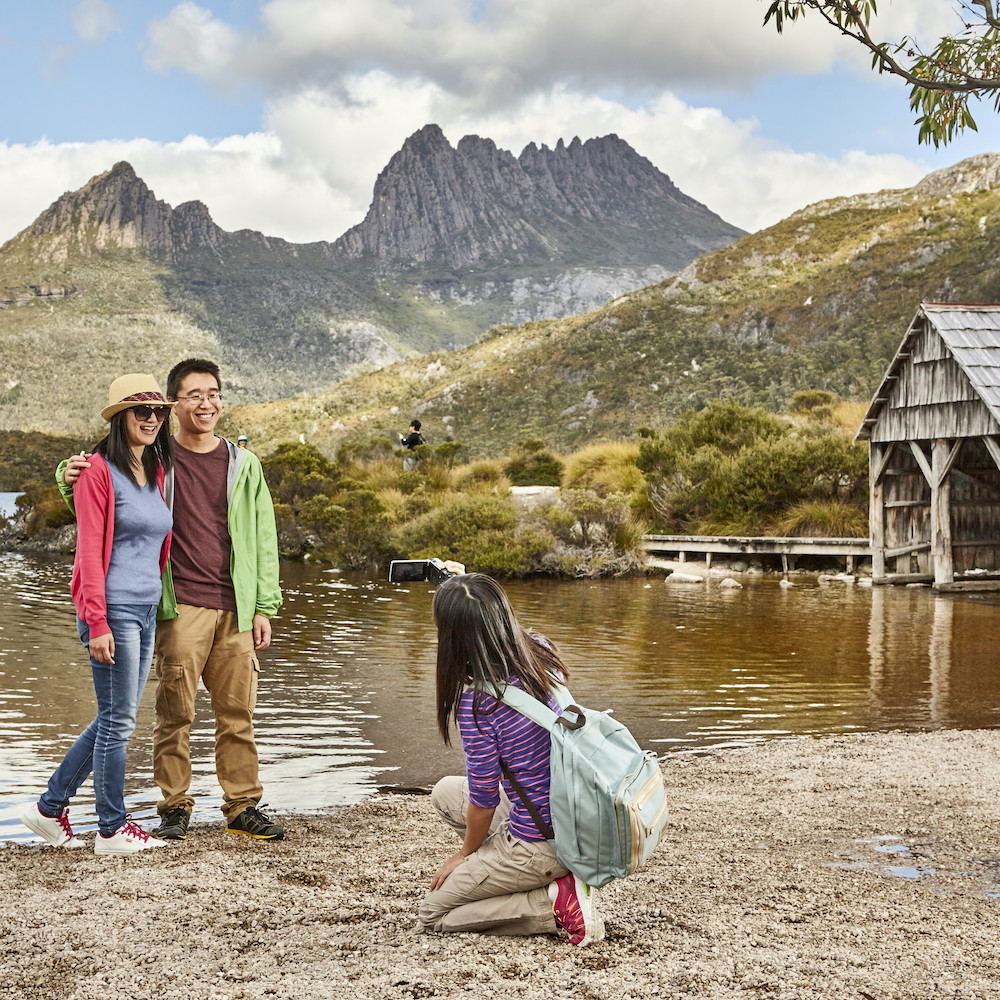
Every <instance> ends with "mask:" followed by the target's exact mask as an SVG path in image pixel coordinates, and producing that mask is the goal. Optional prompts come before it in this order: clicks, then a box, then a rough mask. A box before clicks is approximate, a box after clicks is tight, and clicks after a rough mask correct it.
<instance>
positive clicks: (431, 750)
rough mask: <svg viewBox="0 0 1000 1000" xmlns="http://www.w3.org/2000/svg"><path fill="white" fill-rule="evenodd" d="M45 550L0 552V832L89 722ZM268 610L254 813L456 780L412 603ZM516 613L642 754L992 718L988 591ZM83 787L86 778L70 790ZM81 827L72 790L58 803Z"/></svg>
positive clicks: (363, 590) (769, 595)
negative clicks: (67, 804) (259, 786)
mask: <svg viewBox="0 0 1000 1000" xmlns="http://www.w3.org/2000/svg"><path fill="white" fill-rule="evenodd" d="M68 580H69V564H68V562H67V561H66V560H64V559H52V560H46V559H38V558H26V557H23V556H17V555H6V556H0V839H3V838H13V839H19V840H21V839H29V835H28V834H27V831H24V830H23V829H22V828H21V827H20V824H19V823H18V821H17V817H18V815H19V814H20V811H21V809H22V808H23V807H24V805H25V804H26V803H27V802H29V801H31V799H32V798H33V797H35V796H37V794H38V793H39V792H40V790H41V788H42V787H43V783H44V781H45V780H46V779H47V777H48V775H49V774H50V772H51V771H52V769H53V768H54V767H55V766H56V764H57V763H58V761H59V760H60V759H61V757H62V755H63V753H65V751H66V749H67V747H68V746H69V744H70V742H71V741H72V739H73V738H74V737H75V736H76V734H77V733H78V732H79V731H80V730H81V729H83V727H84V726H86V725H87V723H88V722H89V721H90V719H91V717H92V714H93V711H94V697H93V690H92V684H91V681H90V676H89V666H88V664H87V659H86V656H85V655H84V652H83V648H82V646H81V645H80V643H79V640H78V639H77V638H76V633H75V629H74V628H73V621H74V616H73V609H72V606H71V604H70V602H69V598H68ZM282 586H283V589H284V592H285V599H286V603H285V606H284V608H283V609H282V611H281V614H280V616H279V617H278V618H276V619H275V622H274V627H275V643H274V645H273V646H272V648H271V650H269V651H268V652H267V653H266V654H264V656H263V657H262V674H261V685H260V694H259V701H258V709H257V715H256V718H257V733H258V743H259V746H260V750H261V759H262V780H263V783H264V789H265V799H266V801H267V803H268V804H269V805H270V806H271V807H273V808H274V809H275V810H276V811H278V812H280V811H283V810H293V809H294V810H308V809H315V808H322V807H325V806H328V805H335V804H346V803H349V802H353V801H357V800H359V799H361V798H362V797H364V796H365V795H367V794H370V793H371V791H372V790H373V789H374V788H375V787H377V786H378V785H382V784H392V785H427V784H430V783H431V782H433V781H434V780H435V779H436V778H437V777H439V776H440V775H442V774H444V773H447V772H449V771H456V770H459V769H460V768H461V766H462V756H461V751H460V749H457V748H451V749H450V750H449V749H446V748H444V747H443V746H442V745H441V743H440V740H439V739H438V737H437V734H436V727H435V719H434V706H433V693H434V639H435V637H434V629H433V623H432V621H431V617H430V604H431V594H432V591H431V589H430V587H429V586H428V585H426V584H420V585H416V586H415V585H409V586H407V587H397V586H394V585H390V584H387V583H382V582H376V581H372V580H368V579H364V578H346V577H343V576H341V575H339V574H337V573H335V572H331V571H330V570H328V569H323V568H319V567H310V566H303V565H299V564H287V565H284V566H283V567H282ZM508 590H509V593H510V596H511V600H512V603H513V604H514V606H515V608H516V609H517V611H518V614H519V615H520V617H521V618H522V620H523V621H524V622H525V623H527V624H531V625H534V626H536V627H538V628H539V629H541V630H542V631H545V632H546V633H547V634H549V635H550V636H551V637H552V639H554V640H555V641H556V642H557V643H558V644H559V646H560V647H561V649H562V651H563V654H564V657H565V659H566V662H567V663H568V664H569V665H570V667H571V668H572V670H573V678H572V685H571V686H572V688H573V690H574V692H575V693H576V694H577V696H578V698H579V699H580V700H581V701H583V702H584V703H588V702H589V703H591V704H593V705H594V706H595V707H601V708H604V707H613V708H614V709H615V712H616V714H617V715H618V717H619V718H621V719H622V720H623V721H624V722H626V723H627V724H628V725H629V727H630V728H631V729H632V730H633V732H634V733H635V734H636V736H637V738H638V739H639V740H640V742H641V743H643V744H645V745H648V746H649V747H650V748H652V749H656V750H658V751H659V752H661V753H673V752H697V751H701V750H705V749H707V748H712V747H726V746H747V745H750V744H753V743H757V742H761V741H764V740H768V739H774V738H780V737H783V736H787V735H799V734H813V735H823V734H829V733H842V732H851V731H859V730H860V731H866V730H877V729H887V728H910V729H912V728H932V727H982V726H994V725H996V724H997V722H998V711H1000V699H998V696H997V681H998V679H1000V652H998V650H997V649H996V648H995V646H996V644H995V643H994V642H993V641H992V633H993V629H994V621H995V618H996V614H997V607H998V603H1000V599H998V598H997V597H992V596H989V597H986V596H975V595H949V596H940V597H938V596H935V595H934V594H933V593H932V592H930V591H928V590H915V589H909V590H908V589H899V588H876V589H874V590H872V589H867V588H860V587H854V586H844V585H842V584H836V585H817V583H816V582H815V581H814V580H809V579H807V578H800V582H799V585H798V586H797V587H795V588H790V589H787V590H786V589H782V588H781V587H779V586H778V585H777V581H775V580H771V579H758V580H755V581H754V580H751V581H748V582H747V586H746V588H745V589H744V590H742V591H727V590H720V589H719V588H718V587H717V586H715V585H714V584H707V585H705V586H697V587H690V588H677V587H666V586H664V585H663V583H662V581H659V580H658V581H656V582H650V581H644V580H629V581H602V582H575V583H566V582H554V581H526V582H520V583H513V584H511V585H510V586H509V587H508ZM152 696H153V690H152V685H150V687H149V689H148V690H147V692H146V696H145V697H144V699H143V703H142V706H141V708H140V713H139V719H138V727H137V732H136V737H135V738H134V740H133V743H134V745H133V747H132V748H131V749H130V758H129V772H128V783H127V786H126V796H127V803H128V806H129V808H130V809H131V810H132V812H133V813H134V814H135V815H136V816H137V817H139V818H148V817H150V816H152V814H153V812H154V809H155V802H156V799H157V797H158V795H157V792H156V789H155V787H154V786H153V783H152V777H151V767H150V738H149V736H150V732H151V730H152V724H153V709H152V705H153V697H152ZM191 745H192V757H193V765H194V785H193V793H194V794H195V795H196V796H197V798H198V805H197V806H196V811H195V818H196V819H216V818H218V819H220V820H221V813H219V812H218V805H219V802H220V790H219V787H218V784H217V782H216V779H215V765H214V759H213V723H212V717H211V711H210V708H209V705H208V699H207V695H205V694H204V692H201V693H200V694H199V702H198V712H197V718H196V722H195V725H194V727H193V729H192V737H191ZM86 790H87V792H88V793H89V785H88V786H87V789H86ZM74 817H75V822H76V823H77V825H78V826H80V827H81V828H82V829H84V830H86V829H93V828H94V826H95V825H96V817H95V816H94V814H93V803H92V798H89V797H88V796H82V797H81V799H80V801H79V802H78V804H77V805H75V807H74Z"/></svg>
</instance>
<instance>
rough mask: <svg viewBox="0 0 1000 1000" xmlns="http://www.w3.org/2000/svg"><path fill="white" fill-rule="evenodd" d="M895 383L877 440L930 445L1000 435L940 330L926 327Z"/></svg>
mask: <svg viewBox="0 0 1000 1000" xmlns="http://www.w3.org/2000/svg"><path fill="white" fill-rule="evenodd" d="M895 374H896V376H897V377H896V378H895V379H894V380H893V381H892V388H891V389H890V390H889V393H888V397H887V402H886V405H885V406H883V408H882V410H881V413H880V414H879V417H878V422H877V423H876V425H875V427H874V428H873V431H872V440H873V441H880V442H888V441H930V440H933V439H935V438H957V437H978V436H980V435H983V434H992V433H996V421H995V420H994V419H993V417H992V416H991V414H990V412H989V410H988V409H987V408H986V406H985V404H984V403H983V402H982V401H981V400H980V399H979V397H978V396H977V394H976V391H975V389H974V388H973V386H972V385H971V383H970V382H969V380H968V378H967V377H966V376H965V373H964V372H963V371H962V369H961V368H960V367H959V366H958V363H957V362H956V361H955V360H954V358H952V356H951V354H950V353H949V352H948V349H947V347H946V346H945V344H944V342H943V341H942V340H941V337H940V335H939V334H938V333H937V331H936V330H935V329H934V328H933V327H932V326H931V325H930V324H928V323H926V322H924V324H923V326H922V329H921V330H920V331H919V332H918V333H917V334H916V336H915V337H913V339H912V342H911V345H910V357H909V358H907V359H905V360H904V362H903V364H901V365H900V366H899V368H898V370H897V372H896V373H895Z"/></svg>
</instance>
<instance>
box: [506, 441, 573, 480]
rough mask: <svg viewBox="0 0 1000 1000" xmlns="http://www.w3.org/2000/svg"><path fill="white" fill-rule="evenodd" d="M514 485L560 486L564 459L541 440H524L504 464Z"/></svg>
mask: <svg viewBox="0 0 1000 1000" xmlns="http://www.w3.org/2000/svg"><path fill="white" fill-rule="evenodd" d="M504 472H505V473H506V474H507V477H508V478H509V479H510V481H511V484H512V485H514V486H560V485H561V484H562V476H563V463H562V460H561V459H560V458H559V457H558V456H557V455H556V454H555V452H552V451H550V450H549V449H548V448H546V447H545V445H544V444H543V442H541V441H522V442H521V443H520V444H519V445H518V446H517V449H516V450H515V452H514V454H513V455H512V456H511V457H510V458H509V459H508V460H507V463H506V464H505V465H504Z"/></svg>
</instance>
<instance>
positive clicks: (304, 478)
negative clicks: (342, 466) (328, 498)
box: [261, 441, 340, 509]
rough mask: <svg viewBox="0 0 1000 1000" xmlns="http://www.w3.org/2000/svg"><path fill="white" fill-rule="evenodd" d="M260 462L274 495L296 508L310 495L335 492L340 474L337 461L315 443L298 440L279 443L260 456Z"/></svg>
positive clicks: (278, 501) (278, 499)
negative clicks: (304, 442)
mask: <svg viewBox="0 0 1000 1000" xmlns="http://www.w3.org/2000/svg"><path fill="white" fill-rule="evenodd" d="M261 465H262V466H263V467H264V478H265V479H266V480H267V486H268V489H269V490H270V491H271V496H272V497H273V499H274V500H275V501H276V502H277V503H285V504H289V505H290V506H291V507H292V508H294V509H297V508H298V507H299V506H301V504H302V503H303V502H304V501H305V500H308V499H309V498H310V497H315V496H318V495H319V494H321V493H325V494H329V493H332V492H333V491H334V489H336V487H337V481H338V479H339V478H340V474H339V472H338V470H337V468H336V467H335V466H334V464H333V463H332V462H331V461H329V459H327V458H326V457H325V456H324V455H323V453H322V452H321V451H320V450H319V449H318V448H317V447H315V445H311V444H301V443H300V442H298V441H296V442H287V443H285V444H281V445H278V447H277V448H276V449H275V451H274V452H273V453H272V454H270V455H268V456H267V458H264V459H261Z"/></svg>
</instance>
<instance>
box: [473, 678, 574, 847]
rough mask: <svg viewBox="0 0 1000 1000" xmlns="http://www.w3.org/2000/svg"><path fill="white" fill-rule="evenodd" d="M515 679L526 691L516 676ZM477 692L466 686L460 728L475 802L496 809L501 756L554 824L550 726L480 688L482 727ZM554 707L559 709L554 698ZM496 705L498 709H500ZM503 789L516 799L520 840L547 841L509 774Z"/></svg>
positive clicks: (514, 819) (513, 823)
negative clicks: (474, 712) (475, 710)
mask: <svg viewBox="0 0 1000 1000" xmlns="http://www.w3.org/2000/svg"><path fill="white" fill-rule="evenodd" d="M509 683H511V684H513V685H514V686H515V687H519V688H521V689H522V690H523V686H522V685H521V684H520V683H519V682H518V681H517V680H516V679H515V678H513V677H511V678H509ZM475 694H476V691H475V690H473V689H472V688H466V690H465V692H464V693H463V694H462V699H461V701H460V702H459V705H458V715H457V720H456V721H457V723H458V732H459V735H460V736H461V737H462V746H463V747H464V749H465V768H466V773H467V774H468V777H469V801H470V802H471V803H472V804H473V805H475V806H479V807H480V808H481V809H494V808H496V806H497V805H498V804H499V803H500V791H499V785H500V782H501V771H500V758H501V757H503V760H504V763H505V764H506V765H507V767H509V768H510V770H511V771H512V772H513V774H514V777H515V778H517V780H518V782H519V783H520V785H521V787H522V788H523V789H524V791H525V793H526V794H527V796H528V798H529V799H530V800H531V801H532V802H533V803H534V805H535V806H536V807H537V808H538V811H539V812H540V813H541V814H542V819H544V820H545V822H546V823H551V822H552V818H551V816H550V814H549V751H550V749H551V746H552V740H551V738H550V736H549V731H548V730H547V729H543V728H542V727H541V726H539V725H536V724H535V723H534V722H532V721H531V719H528V718H526V717H525V716H523V715H521V713H520V712H518V711H516V710H515V709H513V708H511V707H510V706H509V705H505V704H504V703H503V702H498V701H497V700H496V698H494V697H493V696H492V695H488V694H484V693H482V692H479V726H478V727H477V726H476V720H475V719H474V718H473V715H472V699H473V697H474V696H475ZM548 706H549V708H551V709H552V711H553V712H558V711H559V706H558V704H557V703H556V701H555V699H554V698H551V697H550V698H549V700H548ZM494 709H495V711H494ZM502 781H503V789H504V791H505V792H506V793H507V798H509V799H510V802H511V806H510V824H509V828H510V832H511V833H512V834H513V835H514V836H515V837H518V838H519V839H520V840H534V841H538V840H544V839H545V838H544V837H543V836H542V835H541V833H539V831H538V827H537V826H535V821H534V820H533V819H532V818H531V813H529V812H528V810H527V809H526V808H525V807H524V804H523V803H522V802H521V800H520V798H519V797H518V794H517V792H515V791H514V789H513V787H512V786H511V784H510V782H508V781H507V779H506V778H503V779H502Z"/></svg>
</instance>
